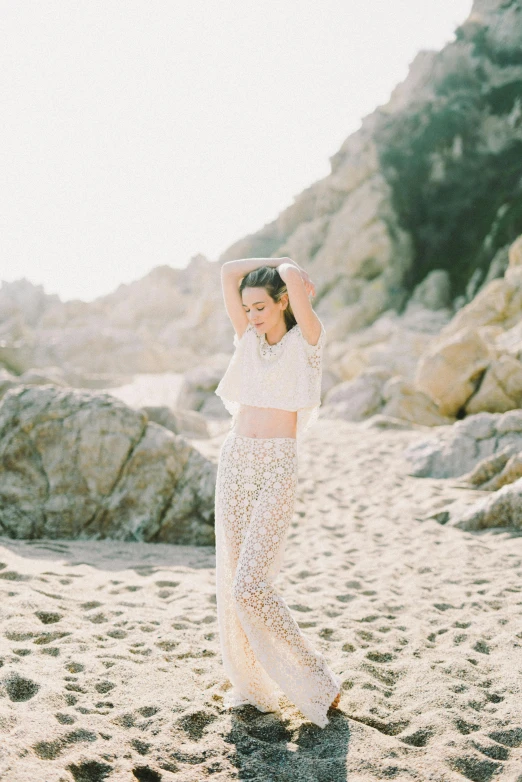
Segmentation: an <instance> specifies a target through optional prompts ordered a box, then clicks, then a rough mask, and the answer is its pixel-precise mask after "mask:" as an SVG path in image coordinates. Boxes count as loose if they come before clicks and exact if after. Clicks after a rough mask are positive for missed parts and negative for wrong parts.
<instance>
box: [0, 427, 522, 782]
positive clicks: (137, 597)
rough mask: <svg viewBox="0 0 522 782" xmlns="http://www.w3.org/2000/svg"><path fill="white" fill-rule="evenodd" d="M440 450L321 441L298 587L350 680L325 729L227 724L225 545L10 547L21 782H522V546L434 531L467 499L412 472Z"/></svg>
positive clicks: (308, 621) (295, 602)
mask: <svg viewBox="0 0 522 782" xmlns="http://www.w3.org/2000/svg"><path fill="white" fill-rule="evenodd" d="M218 428H219V427H218ZM220 428H221V431H219V432H218V433H217V434H215V435H214V436H213V437H212V438H211V439H209V440H194V441H193V444H194V445H196V446H197V447H198V448H200V449H201V450H202V451H203V452H204V453H205V454H206V455H207V456H208V457H210V458H212V459H216V460H217V456H218V453H219V448H220V445H221V442H222V441H223V438H224V436H225V430H224V427H220ZM425 436H426V433H425V432H424V431H423V432H420V431H416V430H407V429H406V430H387V431H381V430H378V429H373V428H368V427H367V426H365V425H364V424H354V423H346V422H342V421H335V420H328V419H323V420H320V421H319V422H318V423H317V424H316V425H314V427H313V428H312V430H310V432H309V433H308V434H307V437H306V440H304V442H303V448H302V453H301V456H300V462H299V491H298V501H297V505H296V509H295V518H294V521H293V523H292V529H291V532H290V535H289V538H288V543H287V549H286V556H285V561H284V563H283V567H282V570H281V573H280V576H279V578H278V579H277V582H276V583H277V584H278V587H279V590H280V592H281V594H282V595H283V596H284V598H285V599H286V601H287V602H288V604H289V606H290V608H291V610H292V611H293V613H294V616H295V617H296V618H297V619H298V621H299V624H300V626H301V628H302V629H303V632H305V633H306V634H307V636H308V637H309V638H310V639H311V640H312V642H313V643H314V644H315V646H316V647H317V648H318V649H319V650H320V651H322V652H323V653H324V654H325V656H326V657H327V659H328V661H329V663H330V664H331V666H332V668H333V670H334V671H335V672H336V673H338V674H339V675H340V676H341V677H342V680H343V692H342V698H341V709H340V710H339V711H337V710H331V711H330V712H329V718H330V722H329V724H328V725H327V726H326V728H325V729H324V730H321V729H320V728H318V727H316V726H315V725H313V724H312V723H310V722H308V721H307V720H306V719H304V718H303V715H301V714H300V712H299V711H298V710H297V709H296V707H295V706H293V704H292V703H290V702H289V701H288V700H287V699H286V698H285V696H284V695H283V694H281V699H280V711H279V712H277V713H272V714H262V713H260V712H258V711H257V710H256V709H254V708H253V707H249V706H245V707H241V708H238V709H236V710H234V711H226V710H224V708H223V705H222V703H223V695H224V692H225V690H226V689H227V687H228V686H229V685H228V682H227V680H226V677H225V676H224V674H223V671H222V668H221V658H220V650H219V638H218V633H217V619H216V602H215V555H214V549H213V548H212V547H188V546H176V545H167V544H145V543H122V542H120V541H110V540H103V541H88V540H79V541H73V540H32V541H22V540H11V539H8V538H5V537H3V538H1V539H0V563H1V564H0V588H1V592H2V602H1V609H0V610H1V616H2V623H1V625H2V631H1V641H0V650H1V655H0V656H1V663H2V667H1V670H0V694H1V696H2V697H1V699H0V736H1V741H0V778H1V779H2V780H8V781H9V782H72V781H73V780H74V781H76V782H98V780H105V779H107V780H132V779H137V780H140V782H151V781H156V780H164V781H165V782H168V780H176V782H200V781H201V780H204V779H207V778H208V777H210V778H212V779H214V780H216V781H218V780H219V782H225V780H234V779H238V780H246V779H253V780H259V782H261V781H263V782H264V781H265V780H267V781H268V780H278V781H279V782H280V781H281V780H292V781H293V780H296V781H297V780H299V782H304V781H305V780H306V782H308V780H310V781H312V780H314V781H315V780H317V781H318V782H337V780H345V779H349V780H358V781H359V780H368V781H370V780H380V779H398V780H418V782H425V781H427V780H436V781H437V782H459V781H461V780H463V779H469V780H477V781H478V780H486V781H487V780H502V782H515V780H519V779H522V699H521V686H520V683H521V681H522V679H521V674H522V611H521V594H522V582H521V572H522V537H521V536H520V535H517V534H516V533H514V532H513V531H512V530H509V529H497V530H494V531H492V530H489V531H484V532H481V533H470V532H464V531H462V530H460V529H457V528H454V527H448V526H442V525H440V524H439V523H437V522H436V521H435V520H433V519H429V518H427V517H428V516H429V515H430V513H432V512H434V511H435V510H436V509H437V508H439V507H442V506H444V505H445V504H446V503H448V502H449V501H451V500H452V499H457V498H461V497H462V495H463V492H464V493H465V490H463V489H462V488H461V487H459V486H458V482H457V481H455V480H443V479H438V480H435V479H427V478H414V477H411V476H409V475H408V474H407V473H408V464H407V462H406V460H405V459H404V457H403V453H404V449H405V448H406V447H407V446H408V445H409V444H411V443H413V442H415V441H416V440H417V439H418V438H421V437H422V438H423V437H425ZM468 493H469V494H470V495H481V494H483V493H481V492H478V491H469V492H468Z"/></svg>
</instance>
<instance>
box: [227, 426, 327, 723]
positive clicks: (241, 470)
mask: <svg viewBox="0 0 522 782" xmlns="http://www.w3.org/2000/svg"><path fill="white" fill-rule="evenodd" d="M296 488H297V441H296V439H295V438H291V437H270V438H256V437H245V436H243V435H238V434H236V433H235V432H234V431H233V430H231V431H230V432H229V433H228V434H227V436H226V438H225V440H224V442H223V445H222V446H221V450H220V453H219V462H218V470H217V481H216V498H215V529H216V595H217V611H218V621H219V634H220V644H221V653H222V658H223V665H224V669H225V673H226V674H227V676H228V678H229V679H230V682H231V683H232V688H231V689H230V690H229V691H228V692H227V694H226V698H225V706H227V707H232V706H238V705H240V704H244V703H250V704H252V705H253V706H256V707H257V708H258V709H259V710H260V711H277V710H278V708H279V698H278V687H279V688H280V690H282V691H283V693H284V694H285V695H286V696H287V697H288V698H289V700H291V701H292V703H294V704H295V705H296V706H297V707H298V708H299V710H300V711H301V712H302V713H303V714H304V716H305V717H306V718H307V719H309V720H310V721H311V722H313V723H315V724H316V725H318V726H319V727H321V728H324V727H325V726H326V725H327V724H328V722H329V720H328V718H327V716H326V712H327V711H328V708H329V706H330V704H331V703H332V701H333V700H334V698H335V696H336V694H337V693H338V692H339V690H340V689H341V680H340V679H339V677H338V676H336V675H335V674H334V673H333V672H332V671H331V670H330V669H329V667H328V665H327V663H326V660H325V658H324V657H323V655H322V654H320V653H319V652H316V651H315V650H314V649H313V647H312V645H311V644H310V642H309V641H308V640H307V639H306V638H305V636H304V635H303V634H302V632H301V630H300V628H299V626H298V624H297V622H296V621H295V619H294V618H293V617H292V615H291V613H290V611H289V609H288V606H287V604H286V602H285V601H284V599H283V598H282V597H281V596H280V595H279V594H278V592H277V591H276V589H275V588H274V583H273V582H274V579H275V578H276V576H277V574H278V572H279V570H280V567H281V562H282V559H283V553H284V548H285V543H286V537H287V532H288V527H289V525H290V522H291V520H292V518H293V513H294V502H295V495H296Z"/></svg>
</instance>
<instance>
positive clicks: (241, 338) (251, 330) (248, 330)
mask: <svg viewBox="0 0 522 782" xmlns="http://www.w3.org/2000/svg"><path fill="white" fill-rule="evenodd" d="M252 333H254V334H255V329H254V326H253V325H252V323H249V324H248V325H247V327H246V329H245V330H244V332H243V333H242V334H241V336H238V333H237V331H234V340H233V342H234V347H236V348H237V347H238V346H239V345H240V344H242V343H243V342H244V341H245V340H247V339H249V337H250V335H251V334H252ZM256 336H257V335H256Z"/></svg>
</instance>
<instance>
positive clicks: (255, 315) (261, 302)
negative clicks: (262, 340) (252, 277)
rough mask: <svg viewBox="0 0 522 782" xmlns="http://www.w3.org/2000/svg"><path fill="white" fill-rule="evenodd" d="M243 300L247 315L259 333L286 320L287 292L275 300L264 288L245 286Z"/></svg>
mask: <svg viewBox="0 0 522 782" xmlns="http://www.w3.org/2000/svg"><path fill="white" fill-rule="evenodd" d="M242 300H243V309H244V311H245V313H246V316H247V318H248V320H249V321H250V323H253V324H254V326H255V329H256V333H257V334H262V333H263V332H267V331H270V329H271V328H273V327H274V326H277V325H278V324H279V323H280V322H281V321H282V320H284V315H283V310H284V308H285V307H286V303H287V294H286V293H285V294H284V295H283V296H282V297H281V299H280V300H279V301H274V300H273V299H272V297H271V296H269V295H268V293H267V291H266V290H265V289H264V288H243V292H242Z"/></svg>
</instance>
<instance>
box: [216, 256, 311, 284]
mask: <svg viewBox="0 0 522 782" xmlns="http://www.w3.org/2000/svg"><path fill="white" fill-rule="evenodd" d="M282 263H294V261H292V259H291V258H240V259H239V260H238V261H225V263H224V264H223V265H222V267H221V274H222V275H223V274H230V275H231V276H233V277H236V278H238V279H241V278H242V277H245V276H246V275H247V274H248V273H249V272H253V271H255V269H259V267H260V266H272V267H275V268H277V267H278V266H280V265H281V264H282ZM295 265H296V266H297V264H295Z"/></svg>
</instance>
